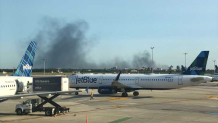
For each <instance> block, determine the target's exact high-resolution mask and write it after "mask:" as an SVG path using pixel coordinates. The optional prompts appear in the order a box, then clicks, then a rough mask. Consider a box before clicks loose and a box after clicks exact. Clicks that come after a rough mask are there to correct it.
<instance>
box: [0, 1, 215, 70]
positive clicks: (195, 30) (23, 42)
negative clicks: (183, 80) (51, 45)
mask: <svg viewBox="0 0 218 123" xmlns="http://www.w3.org/2000/svg"><path fill="white" fill-rule="evenodd" d="M217 5H218V1H217V0H207V1H206V0H0V69H2V68H13V67H17V66H18V64H19V62H20V60H21V57H22V56H23V54H24V52H25V50H26V47H27V46H28V43H29V42H30V41H31V39H32V38H33V37H34V36H35V35H37V33H38V32H39V31H40V29H42V28H43V26H42V25H43V24H42V23H43V22H42V20H43V19H44V18H54V19H57V20H59V21H61V22H63V23H68V22H76V21H85V22H86V23H87V24H88V29H87V30H86V32H85V35H86V38H87V39H89V40H92V41H93V44H92V46H90V47H89V49H90V50H89V52H88V53H87V59H89V60H91V61H93V62H95V63H101V62H106V61H111V60H113V59H114V58H115V57H119V58H122V59H125V60H126V61H130V58H131V57H132V56H133V55H134V54H137V53H140V52H143V51H144V50H147V51H148V52H149V53H151V49H150V47H154V50H153V51H154V55H153V56H154V61H155V62H156V63H157V64H161V65H168V66H170V65H173V66H174V68H175V66H177V65H184V64H185V56H184V54H183V53H188V54H187V56H186V58H187V63H186V64H187V66H188V65H190V64H191V62H192V61H193V60H194V59H195V57H196V56H197V55H198V54H199V53H200V51H202V50H209V51H210V54H209V58H208V64H207V68H208V69H213V64H214V62H213V60H217V61H218V7H217ZM28 41H29V42H28ZM70 54H71V53H66V57H67V55H70ZM36 55H37V53H36ZM38 55H39V54H38ZM42 66H43V62H42ZM114 66H115V65H114ZM118 67H119V66H118Z"/></svg>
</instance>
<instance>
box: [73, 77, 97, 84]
mask: <svg viewBox="0 0 218 123" xmlns="http://www.w3.org/2000/svg"><path fill="white" fill-rule="evenodd" d="M76 83H97V78H90V77H88V76H84V77H81V78H77V79H76Z"/></svg>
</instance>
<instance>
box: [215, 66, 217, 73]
mask: <svg viewBox="0 0 218 123" xmlns="http://www.w3.org/2000/svg"><path fill="white" fill-rule="evenodd" d="M215 68H216V69H215V73H218V66H217V65H215Z"/></svg>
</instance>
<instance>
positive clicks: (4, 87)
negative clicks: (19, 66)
mask: <svg viewBox="0 0 218 123" xmlns="http://www.w3.org/2000/svg"><path fill="white" fill-rule="evenodd" d="M32 81H33V79H32V77H18V76H1V77H0V96H7V95H15V94H16V93H17V92H18V91H19V92H24V91H26V90H27V83H28V82H29V83H32ZM18 84H19V85H18Z"/></svg>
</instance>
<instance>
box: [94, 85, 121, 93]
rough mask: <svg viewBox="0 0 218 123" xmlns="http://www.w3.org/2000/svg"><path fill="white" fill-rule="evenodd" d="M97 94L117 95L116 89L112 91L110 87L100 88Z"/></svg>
mask: <svg viewBox="0 0 218 123" xmlns="http://www.w3.org/2000/svg"><path fill="white" fill-rule="evenodd" d="M98 93H99V94H114V93H117V91H116V89H113V88H112V87H108V86H101V87H99V88H98Z"/></svg>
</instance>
